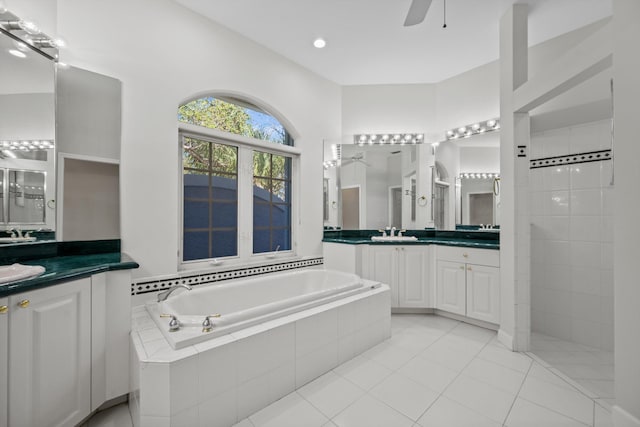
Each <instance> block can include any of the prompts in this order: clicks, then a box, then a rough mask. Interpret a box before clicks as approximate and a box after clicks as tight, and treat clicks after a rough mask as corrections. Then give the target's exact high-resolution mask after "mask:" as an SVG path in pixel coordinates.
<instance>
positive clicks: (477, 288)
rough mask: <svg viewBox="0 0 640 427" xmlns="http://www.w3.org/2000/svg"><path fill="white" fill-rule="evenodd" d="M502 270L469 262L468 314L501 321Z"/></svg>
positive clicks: (492, 320) (486, 319) (481, 318)
mask: <svg viewBox="0 0 640 427" xmlns="http://www.w3.org/2000/svg"><path fill="white" fill-rule="evenodd" d="M499 305H500V270H499V269H498V268H496V267H487V266H484V265H473V264H467V316H468V317H471V318H474V319H478V320H484V321H486V322H491V323H500V307H499Z"/></svg>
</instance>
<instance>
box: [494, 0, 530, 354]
mask: <svg viewBox="0 0 640 427" xmlns="http://www.w3.org/2000/svg"><path fill="white" fill-rule="evenodd" d="M527 15H528V9H527V5H526V4H515V5H513V6H512V8H511V9H509V10H508V11H507V13H505V15H504V16H503V17H502V19H501V20H500V122H501V131H500V176H501V190H500V191H501V193H500V201H501V207H500V215H501V223H500V229H501V232H500V300H501V301H500V312H501V314H500V331H499V333H498V338H499V339H500V341H501V342H502V343H503V344H505V345H507V346H508V347H510V348H512V349H514V350H527V349H528V341H529V310H528V307H529V288H528V285H529V218H528V206H527V200H528V171H529V169H528V164H527V163H528V157H518V154H519V149H518V147H525V148H524V153H525V155H526V154H527V151H528V147H529V114H528V113H515V111H514V100H513V98H514V96H513V92H514V90H515V89H517V88H518V87H520V85H522V84H523V83H525V82H526V81H527V78H528V76H527V74H528V46H527V44H528V39H527Z"/></svg>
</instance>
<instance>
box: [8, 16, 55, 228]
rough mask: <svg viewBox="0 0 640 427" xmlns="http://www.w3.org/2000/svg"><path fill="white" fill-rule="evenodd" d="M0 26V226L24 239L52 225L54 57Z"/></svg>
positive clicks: (53, 209) (53, 197)
mask: <svg viewBox="0 0 640 427" xmlns="http://www.w3.org/2000/svg"><path fill="white" fill-rule="evenodd" d="M3 15H4V14H3ZM0 31H2V32H1V33H0V64H1V73H0V75H2V79H0V200H1V201H2V206H1V207H0V211H1V212H0V230H3V231H4V230H9V232H8V233H3V234H4V235H5V236H10V235H11V234H12V232H11V230H15V231H13V235H14V236H15V237H16V238H17V239H18V241H29V240H35V239H34V238H33V237H24V238H22V237H23V236H22V230H45V231H46V230H50V231H53V230H55V223H56V217H55V214H56V211H55V191H56V186H55V160H56V156H55V150H54V145H55V142H54V141H55V62H54V60H53V59H52V57H50V56H48V55H47V54H43V53H42V52H40V51H38V50H37V49H34V48H33V47H31V46H30V45H28V44H26V43H24V42H22V41H21V40H20V39H19V38H17V37H15V36H12V35H10V34H9V33H7V32H5V31H4V30H0ZM18 230H20V231H18ZM48 235H49V236H51V237H52V235H53V233H48ZM6 240H8V241H10V239H6Z"/></svg>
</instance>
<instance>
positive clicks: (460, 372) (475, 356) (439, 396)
mask: <svg viewBox="0 0 640 427" xmlns="http://www.w3.org/2000/svg"><path fill="white" fill-rule="evenodd" d="M460 324H462V322H458V325H460ZM458 325H456V326H454V327H453V328H451V329H450V330H449V331H448V332H447V333H446V334H444V335H443V336H442V337H444V336H446V335H449V334H450V333H451V331H453V330H454V329H455V328H456V327H457V326H458ZM442 337H440V338H442ZM440 338H438V340H440ZM492 339H493V337H492V338H491V339H489V340H488V341H487V342H486V343H485V344H484V345H483V346H482V347H481V348H480V349H479V350H478V352H477V353H476V354H475V355H474V356H473V358H472V359H471V360H469V362H467V364H466V365H464V366H463V367H462V369H460V371H459V372H458V375H456V376H455V377H454V378H453V379H452V380H451V381H450V382H449V384H447V385H446V386H445V388H443V389H442V391H441V392H440V394H438V397H437V398H436V400H434V401H433V402H431V405H429V406H428V407H427V409H425V410H424V412H423V413H422V414H420V416H419V417H418V419H420V418H422V417H424V415H425V414H426V413H427V412H429V409H431V408H432V407H433V405H435V403H436V402H437V401H438V400H440V398H441V397H443V395H444V393H445V391H447V389H448V388H449V387H450V386H451V384H453V383H454V382H455V381H456V380H457V379H458V378H459V377H460V375H462V371H464V370H465V369H466V368H467V366H469V365H470V364H471V362H473V361H474V360H475V359H476V358H477V357H478V355H479V354H480V353H481V352H482V350H484V349H485V348H486V347H487V346H488V345H490V344H489V342H491V340H492ZM438 340H436V341H434V343H433V344H435V343H436V342H437V341H438ZM433 344H432V345H433ZM416 357H417V356H416ZM433 363H436V362H433ZM436 364H438V365H439V363H436ZM445 398H446V396H445ZM451 400H453V399H451ZM454 401H455V402H456V403H458V404H459V405H460V406H463V407H465V408H467V409H469V410H471V411H473V412H474V413H477V412H476V411H475V410H474V409H471V408H468V407H467V406H466V405H463V404H462V403H460V402H458V401H456V400H454ZM479 415H482V414H479ZM482 416H483V417H485V418H487V419H490V418H488V417H486V416H484V415H482ZM416 423H417V421H416Z"/></svg>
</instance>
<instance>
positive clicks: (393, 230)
mask: <svg viewBox="0 0 640 427" xmlns="http://www.w3.org/2000/svg"><path fill="white" fill-rule="evenodd" d="M395 234H396V228H395V227H391V234H390V236H391V237H393V236H395Z"/></svg>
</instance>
